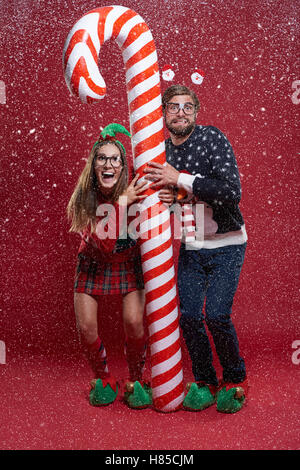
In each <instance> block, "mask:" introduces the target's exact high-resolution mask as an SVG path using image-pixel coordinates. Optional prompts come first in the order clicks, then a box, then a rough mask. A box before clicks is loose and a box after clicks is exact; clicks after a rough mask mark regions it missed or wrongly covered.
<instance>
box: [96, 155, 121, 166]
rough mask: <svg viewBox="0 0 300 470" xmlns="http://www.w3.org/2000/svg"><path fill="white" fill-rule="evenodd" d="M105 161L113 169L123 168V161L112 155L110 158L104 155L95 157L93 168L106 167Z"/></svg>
mask: <svg viewBox="0 0 300 470" xmlns="http://www.w3.org/2000/svg"><path fill="white" fill-rule="evenodd" d="M107 161H109V162H110V164H111V166H112V167H113V168H120V166H123V160H122V158H121V157H120V156H119V155H112V156H111V157H107V156H106V155H96V156H95V167H96V168H97V167H98V166H100V167H103V166H105V165H106V163H107Z"/></svg>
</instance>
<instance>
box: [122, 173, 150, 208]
mask: <svg viewBox="0 0 300 470" xmlns="http://www.w3.org/2000/svg"><path fill="white" fill-rule="evenodd" d="M139 178H140V175H139V174H136V175H135V177H134V178H133V180H132V181H131V183H130V184H129V185H128V187H127V189H125V191H124V192H123V193H122V194H121V196H120V197H119V199H118V204H119V205H120V206H130V204H133V203H134V202H138V201H140V200H141V199H145V197H146V196H147V194H142V193H143V192H144V191H145V190H146V188H147V187H149V182H148V181H143V182H142V183H139V184H137V181H138V179H139Z"/></svg>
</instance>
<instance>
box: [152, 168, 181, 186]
mask: <svg viewBox="0 0 300 470" xmlns="http://www.w3.org/2000/svg"><path fill="white" fill-rule="evenodd" d="M144 173H146V174H147V175H146V176H145V179H146V180H149V181H154V182H155V183H154V184H153V185H152V188H153V189H155V188H158V187H159V186H176V184H177V181H178V178H179V175H180V173H179V171H177V170H175V168H174V167H173V166H172V165H170V164H169V163H167V164H166V165H161V164H160V163H156V162H149V163H148V165H147V168H145V169H144Z"/></svg>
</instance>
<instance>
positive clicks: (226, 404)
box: [217, 379, 248, 413]
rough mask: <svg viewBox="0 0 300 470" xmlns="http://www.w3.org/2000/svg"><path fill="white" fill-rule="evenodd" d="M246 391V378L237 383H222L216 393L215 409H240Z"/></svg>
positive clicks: (227, 410) (235, 410)
mask: <svg viewBox="0 0 300 470" xmlns="http://www.w3.org/2000/svg"><path fill="white" fill-rule="evenodd" d="M247 392H248V383H247V379H246V380H244V382H241V383H238V384H234V383H226V382H225V383H223V384H222V385H221V387H220V388H219V391H218V393H217V410H218V411H220V412H221V413H236V412H237V411H240V410H241V409H242V407H243V406H244V403H245V400H246V393H247Z"/></svg>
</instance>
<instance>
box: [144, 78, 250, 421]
mask: <svg viewBox="0 0 300 470" xmlns="http://www.w3.org/2000/svg"><path fill="white" fill-rule="evenodd" d="M199 107H200V105H199V100H198V98H197V96H196V95H195V93H194V92H193V91H191V90H190V89H188V88H187V87H184V86H181V85H174V86H171V87H170V88H168V89H167V90H166V92H165V93H164V96H163V110H164V117H165V123H166V127H167V129H168V130H169V132H170V138H169V139H167V141H166V158H167V162H168V163H167V165H166V166H162V165H160V164H158V163H155V162H152V163H149V166H148V168H147V169H146V170H145V173H147V175H146V178H147V179H149V180H151V181H155V185H156V186H157V187H158V186H170V185H172V186H174V187H176V188H178V189H183V190H185V191H186V192H187V193H189V194H190V195H191V196H193V197H194V199H195V200H196V201H197V204H203V205H204V240H203V241H202V242H201V243H200V244H199V242H198V241H197V240H196V241H195V242H192V243H191V245H190V246H188V248H189V249H186V248H187V247H186V246H185V244H184V243H182V244H181V248H180V254H179V261H178V292H179V298H180V310H181V318H180V325H181V328H182V331H183V336H184V339H185V342H186V345H187V348H188V351H189V354H190V358H191V361H192V370H193V374H194V377H195V382H194V383H193V384H192V385H191V386H190V388H189V391H188V393H187V395H186V397H185V400H184V403H183V405H184V407H185V408H187V409H193V410H201V409H204V408H207V407H208V406H210V405H212V404H213V403H214V402H215V401H217V409H218V410H219V411H223V412H229V413H234V412H236V411H238V410H240V409H241V408H242V406H243V404H244V401H245V396H246V393H247V379H246V370H245V363H244V360H243V358H242V357H241V356H240V353H239V344H238V339H237V334H236V331H235V328H234V325H233V323H232V320H231V317H230V316H231V307H232V303H233V299H234V295H235V292H236V289H237V286H238V280H239V275H240V272H241V268H242V265H243V261H244V255H245V249H246V241H247V235H246V230H245V226H244V220H243V217H242V214H241V211H240V209H239V206H238V204H239V201H240V198H241V187H240V178H239V172H238V168H237V164H236V160H235V156H234V153H233V150H232V147H231V145H230V143H229V142H228V140H227V138H226V137H225V136H224V135H223V134H222V132H221V131H220V130H218V129H217V128H215V127H213V126H199V125H196V117H197V113H198V110H199ZM202 222H203V221H202ZM204 301H206V303H205V316H204V314H203V305H204ZM205 323H206V325H207V327H208V329H209V331H210V333H211V335H212V338H213V340H214V344H215V348H216V352H217V354H218V357H219V360H220V363H221V366H222V368H223V381H222V382H221V385H220V384H219V382H218V379H217V375H216V371H215V369H214V367H213V363H212V351H211V345H210V342H209V338H208V335H207V331H206V327H205Z"/></svg>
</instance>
